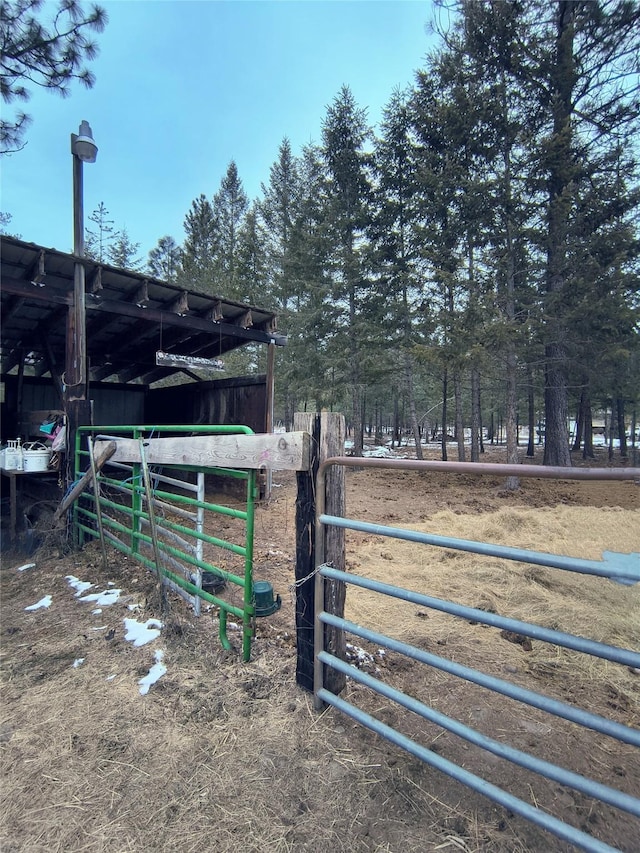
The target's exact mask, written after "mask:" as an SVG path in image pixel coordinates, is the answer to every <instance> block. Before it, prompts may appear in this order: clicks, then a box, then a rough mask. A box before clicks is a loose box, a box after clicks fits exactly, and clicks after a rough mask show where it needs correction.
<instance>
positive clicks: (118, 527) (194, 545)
mask: <svg viewBox="0 0 640 853" xmlns="http://www.w3.org/2000/svg"><path fill="white" fill-rule="evenodd" d="M238 434H242V435H253V434H254V433H253V430H252V429H250V428H249V427H246V426H235V425H234V426H222V425H220V426H212V425H207V426H197V425H191V424H189V425H177V426H175V425H174V426H139V425H135V426H131V425H118V426H92V427H81V428H80V429H78V431H77V434H76V445H75V466H74V470H75V479H76V480H78V479H79V478H80V477H81V476H82V474H83V473H84V471H85V470H87V469H88V467H89V465H90V464H92V463H91V450H90V448H91V446H92V442H93V439H96V438H99V439H100V440H104V439H112V440H115V441H116V442H117V440H118V438H134V439H138V440H139V441H140V450H141V458H142V462H141V463H131V464H124V463H120V462H113V461H109V462H108V463H107V464H106V465H105V466H104V468H103V470H102V471H100V472H96V473H95V489H94V488H93V487H92V486H87V487H86V488H85V490H84V491H83V492H82V493H81V495H80V499H79V500H77V501H76V502H75V504H74V508H73V514H72V519H73V531H74V537H75V541H76V543H77V544H78V545H81V544H82V543H83V542H84V541H85V540H86V538H87V537H92V538H100V539H101V541H102V542H103V545H104V543H105V542H108V543H109V544H110V545H112V546H113V547H114V548H116V549H117V550H119V551H121V552H122V553H124V554H127V555H129V556H132V557H134V558H135V559H136V560H137V561H138V562H139V563H141V564H142V565H144V566H146V567H147V568H148V569H150V570H151V571H153V572H154V573H155V574H157V575H158V576H159V578H160V579H161V581H162V583H163V585H166V586H168V587H169V588H171V589H173V590H174V591H176V592H178V593H179V594H180V595H182V596H183V597H184V598H186V599H187V600H188V601H190V602H191V603H192V605H193V608H194V611H195V613H196V614H197V615H199V613H200V603H201V601H206V602H208V603H209V604H213V605H214V606H216V607H217V608H219V625H220V628H219V636H220V642H221V643H222V646H223V647H224V648H225V649H228V650H229V649H231V643H230V642H229V638H228V636H227V618H228V615H229V614H232V616H235V617H237V618H238V619H240V620H242V653H243V659H244V660H245V661H248V660H249V659H250V657H251V640H252V637H253V633H254V617H255V602H254V590H253V540H254V512H255V497H256V472H255V470H238V469H233V468H218V467H203V466H193V465H173V464H172V465H168V464H163V465H162V466H158V467H161V468H162V472H161V473H160V472H158V471H149V466H148V465H147V462H146V459H145V457H144V440H145V439H149V438H151V437H159V436H163V435H165V436H167V435H169V436H174V437H175V436H176V435H238ZM167 469H168V470H169V471H171V472H178V471H186V472H195V473H196V483H195V484H194V483H191V482H188V481H183V480H179V479H177V478H173V477H171V476H169V475H168V474H167V473H166V472H167ZM205 474H215V475H217V476H220V477H228V478H233V479H236V480H244V481H246V498H245V506H244V509H238V508H235V507H229V506H223V505H220V504H216V503H210V502H208V501H206V500H205V494H204V477H205ZM119 475H122V476H119ZM151 481H153V482H151ZM161 483H162V484H166V485H170V486H172V487H173V488H174V489H180V490H182V491H185V492H192V493H195V494H196V496H195V497H192V496H190V495H189V494H178V493H176V492H175V491H168V490H167V489H162V488H159V485H160V484H161ZM96 496H98V497H97V499H96ZM158 509H159V510H161V511H162V512H167V511H168V512H170V513H171V514H172V515H173V516H175V517H177V518H178V519H180V521H175V520H172V519H170V518H167V517H164V516H163V517H162V518H161V520H160V521H158V519H157V518H156V510H158ZM205 512H208V513H210V514H213V515H216V516H226V517H230V518H234V519H238V520H239V521H240V522H244V537H243V541H242V542H230V541H228V540H227V539H224V538H221V537H218V536H211V535H209V534H208V533H205V532H204V528H205V523H204V519H205V515H204V514H205ZM115 514H117V516H118V517H116V515H115ZM190 525H191V526H190ZM158 531H159V532H160V534H161V535H158ZM204 544H209V545H212V546H215V547H217V548H220V549H222V550H224V551H227V552H229V553H231V554H234V555H236V556H237V557H240V558H243V572H242V574H241V573H238V574H236V573H234V572H229V571H226V570H225V569H223V568H222V567H220V566H217V565H214V564H212V563H209V562H207V561H206V560H205V559H204V558H203V556H202V553H203V545H204ZM144 549H151V554H152V555H153V557H151V556H147V554H145V553H144V552H143V551H144ZM204 572H207V573H210V574H212V575H215V576H217V577H218V578H221V579H222V580H224V581H225V582H226V583H230V584H232V585H235V586H237V587H239V588H241V589H242V606H241V607H240V606H238V605H237V604H233V603H230V602H228V601H226V600H225V599H224V598H221V597H220V596H219V595H214V594H212V593H210V592H207V591H206V590H204V589H202V575H203V573H204Z"/></svg>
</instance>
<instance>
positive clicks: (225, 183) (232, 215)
mask: <svg viewBox="0 0 640 853" xmlns="http://www.w3.org/2000/svg"><path fill="white" fill-rule="evenodd" d="M248 206H249V199H248V198H247V195H246V193H245V191H244V189H243V186H242V181H241V180H240V177H239V175H238V167H237V166H236V164H235V162H234V161H233V160H232V161H231V162H230V163H229V166H228V168H227V172H226V174H225V176H224V178H223V179H222V181H221V182H220V189H219V190H218V192H217V193H216V194H215V195H214V197H213V212H214V215H215V219H216V224H217V233H218V266H219V274H220V287H221V288H222V292H223V293H224V295H225V296H227V295H229V296H232V295H233V294H234V293H237V289H238V281H237V275H238V272H237V261H238V258H237V254H238V239H239V234H240V228H241V226H242V222H243V219H244V216H245V214H246V212H247V208H248Z"/></svg>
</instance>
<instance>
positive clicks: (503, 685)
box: [314, 457, 640, 853]
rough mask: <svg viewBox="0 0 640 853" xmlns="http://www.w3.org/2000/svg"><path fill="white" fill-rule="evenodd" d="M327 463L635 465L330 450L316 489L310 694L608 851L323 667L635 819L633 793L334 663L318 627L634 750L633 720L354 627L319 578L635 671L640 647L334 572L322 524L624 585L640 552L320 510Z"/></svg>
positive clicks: (443, 467) (435, 468)
mask: <svg viewBox="0 0 640 853" xmlns="http://www.w3.org/2000/svg"><path fill="white" fill-rule="evenodd" d="M332 465H342V466H348V467H358V468H385V469H392V470H393V469H400V470H414V471H423V472H453V473H458V474H460V473H464V474H477V475H486V474H492V475H500V476H505V477H506V476H517V477H536V478H554V479H565V480H568V479H572V480H636V481H640V469H638V468H626V469H565V468H553V469H552V468H539V467H537V466H533V465H492V464H483V463H456V462H448V463H447V462H423V461H420V460H383V459H360V458H358V459H355V458H353V457H334V458H332V459H328V460H327V461H326V462H324V463H323V465H322V466H321V467H320V471H319V474H318V486H317V515H316V532H317V535H316V548H317V553H318V560H317V562H318V565H317V572H316V589H315V667H314V693H315V697H316V707H318V708H321V707H322V706H323V704H324V703H326V704H330V705H332V706H334V707H335V708H337V709H338V710H340V711H341V712H343V713H344V714H346V715H347V716H349V717H351V718H352V719H354V720H356V721H357V722H359V723H361V724H362V725H363V726H365V727H366V728H368V729H370V730H372V731H374V732H376V733H377V734H379V735H381V736H382V737H384V738H386V739H387V740H389V741H390V742H392V743H394V744H396V745H397V746H400V747H401V748H403V749H405V750H406V751H407V752H409V753H410V754H411V755H413V756H415V757H416V758H418V759H420V760H421V761H423V762H425V763H426V764H429V765H430V766H432V767H436V768H437V769H439V770H441V771H442V772H444V773H446V774H447V775H449V776H451V777H452V778H454V779H456V780H457V781H459V782H462V783H463V784H465V785H467V786H468V787H469V788H471V789H473V790H475V791H477V792H479V793H482V794H484V795H485V796H487V797H488V798H490V799H491V800H493V801H494V802H497V803H499V804H500V805H502V806H504V807H505V808H507V809H510V810H511V811H513V812H514V813H515V814H518V815H520V816H522V817H524V818H526V819H527V820H529V821H531V822H532V823H534V824H537V825H538V826H541V827H542V828H543V829H545V830H547V831H549V832H551V833H552V834H553V835H555V836H557V837H558V838H561V839H563V840H564V841H568V842H570V843H571V844H573V845H575V846H576V847H578V848H581V849H583V850H587V851H594V853H603V851H612V850H614V849H615V848H613V847H611V846H609V845H608V844H606V843H604V842H601V841H599V840H598V839H595V838H594V837H593V836H591V835H589V834H588V833H586V832H583V831H582V830H579V829H577V828H576V827H573V826H571V825H570V824H567V823H565V822H564V821H562V820H560V819H558V818H556V817H554V816H553V815H551V814H549V813H548V812H545V811H542V810H541V809H540V808H538V807H537V806H532V805H531V804H530V803H527V802H526V801H525V800H521V799H519V798H518V797H516V796H514V795H513V794H511V793H509V792H508V791H505V790H503V789H502V788H500V787H498V786H496V785H494V784H493V783H491V782H489V781H488V780H486V779H484V778H482V777H480V776H477V775H475V774H473V773H471V772H470V771H468V770H465V769H464V768H463V767H460V766H459V765H457V764H455V763H454V762H452V761H450V760H448V759H445V758H443V757H442V756H440V755H437V754H436V753H434V752H433V751H432V750H430V749H428V748H426V747H424V746H422V745H421V744H419V743H417V742H416V741H414V740H412V739H411V738H409V737H407V736H406V735H404V734H402V733H400V732H399V731H397V730H396V729H394V728H392V727H391V726H389V725H387V724H385V723H383V722H381V721H380V720H378V719H376V718H375V717H373V716H371V715H370V714H368V713H366V712H365V711H363V710H362V709H361V708H359V707H357V706H356V705H353V704H352V703H350V702H348V701H347V700H345V699H343V698H341V697H339V696H336V695H334V694H333V693H331V692H330V691H329V690H327V689H326V688H325V687H324V684H323V679H324V667H331V668H333V669H336V670H338V671H339V672H342V673H344V674H345V675H347V676H348V677H349V678H351V679H353V680H354V681H356V682H358V683H360V684H362V685H364V686H365V687H367V688H369V689H371V690H372V691H374V692H375V693H378V694H380V695H381V696H384V697H386V698H387V699H389V700H391V701H393V702H395V703H397V704H398V705H400V706H401V707H402V708H404V709H406V710H408V711H411V712H412V713H415V714H417V715H418V716H420V717H422V718H423V719H425V720H428V721H430V722H432V723H435V724H436V725H438V726H440V727H442V728H443V729H445V730H447V731H449V732H451V733H453V734H455V735H457V736H458V737H460V738H462V739H464V740H466V741H467V742H469V743H473V744H474V745H476V746H478V747H480V748H482V749H485V750H486V751H487V752H490V753H492V754H494V755H496V756H498V757H500V758H503V759H505V760H508V761H510V762H512V763H513V764H516V765H518V766H520V767H523V768H525V769H526V770H529V771H531V772H533V773H537V774H538V775H540V776H543V777H545V778H547V779H551V780H553V781H555V782H558V783H559V784H562V785H566V786H568V787H571V788H573V789H574V790H577V791H580V792H581V793H583V794H585V795H586V796H589V797H592V798H594V799H597V800H600V801H601V802H603V803H607V804H608V805H611V806H613V807H615V808H618V809H621V810H623V811H626V812H627V813H629V814H631V815H634V816H635V817H640V799H638V798H636V797H633V796H631V795H629V794H626V793H624V792H622V791H618V790H616V789H614V788H611V787H609V786H608V785H604V784H602V783H600V782H598V781H596V780H594V779H590V778H588V777H585V776H582V775H580V774H578V773H575V772H574V771H572V770H569V769H567V768H564V767H560V766H558V765H555V764H552V763H551V762H548V761H545V760H543V759H540V758H537V757H536V756H534V755H531V754H529V753H526V752H523V751H521V750H519V749H517V748H515V747H511V746H509V745H507V744H504V743H502V742H499V741H496V740H494V739H492V738H490V737H487V736H486V735H483V734H482V733H481V732H479V731H477V730H476V729H473V728H471V727H469V726H466V725H464V724H462V723H460V722H459V721H457V720H455V719H453V718H451V717H448V716H446V715H445V714H442V713H440V712H438V711H436V710H434V709H433V708H431V707H429V706H428V705H425V704H424V703H422V702H420V701H418V700H417V699H415V698H413V697H411V696H409V695H407V694H405V693H403V692H402V691H400V690H397V689H396V688H394V687H392V686H390V685H388V684H385V683H384V682H383V681H381V680H380V679H378V678H375V677H374V676H372V675H370V674H368V673H366V672H362V671H361V670H359V669H358V668H356V667H355V666H352V665H351V664H349V663H346V662H345V661H342V660H340V659H339V658H337V657H336V656H335V655H333V654H330V653H328V652H327V651H325V649H324V627H323V626H324V625H330V626H333V627H334V628H338V629H340V630H343V631H346V632H348V633H350V634H353V635H355V636H358V637H361V638H363V639H365V640H367V641H369V642H371V643H374V644H375V645H377V646H382V647H383V648H386V649H390V650H392V651H394V652H397V653H399V654H403V655H405V656H406V657H408V658H410V659H412V660H414V661H416V662H418V663H421V664H424V665H427V666H430V667H433V668H435V669H438V670H440V671H443V672H447V673H449V674H450V675H453V676H456V677H458V678H461V679H464V680H466V681H468V682H471V683H474V684H476V685H479V686H481V687H483V688H486V689H488V690H490V691H492V692H494V693H498V694H501V695H504V696H507V697H509V698H511V699H515V700H517V701H520V702H522V703H524V704H527V705H530V706H532V707H535V708H538V709H540V710H542V711H544V712H547V713H549V714H551V715H554V716H556V717H560V718H563V719H565V720H569V721H571V722H573V723H575V724H577V725H579V726H581V727H583V728H588V729H591V730H593V731H596V732H599V733H601V734H604V735H607V736H609V737H612V738H615V739H616V740H618V741H620V742H622V743H626V744H629V745H631V746H635V747H636V748H639V749H640V730H638V729H635V728H631V727H630V726H626V725H624V724H622V723H618V722H616V721H614V720H610V719H608V718H606V717H603V716H601V715H599V714H594V713H592V712H589V711H586V710H584V709H582V708H579V707H576V706H574V705H570V704H567V703H565V702H562V701H559V700H556V699H552V698H551V697H549V696H546V695H544V694H542V693H536V692H535V691H532V690H528V689H526V688H523V687H520V686H518V685H517V684H513V683H511V682H509V681H506V680H504V679H500V678H497V677H495V676H492V675H489V674H487V673H484V672H481V671H479V670H476V669H473V668H470V667H467V666H463V665H461V664H458V663H456V662H455V661H451V660H448V659H446V658H443V657H440V656H438V655H434V654H431V653H428V652H426V651H424V650H423V649H420V648H417V647H416V646H412V645H410V644H408V643H404V642H401V641H399V640H397V639H394V638H391V637H388V636H385V635H383V634H381V633H379V632H377V631H373V630H370V629H369V628H366V627H363V626H361V625H357V624H355V623H353V622H350V621H348V620H346V619H344V618H341V617H338V616H336V615H334V614H331V613H327V612H325V610H324V600H325V599H324V579H325V578H326V579H329V580H332V581H341V582H344V583H345V584H351V585H353V586H357V587H360V588H364V589H367V590H370V591H373V592H376V593H379V594H382V595H386V596H391V597H393V598H397V599H402V600H404V601H408V602H411V603H413V604H418V605H420V606H422V607H428V608H431V609H434V610H438V611H440V612H444V613H447V614H449V615H451V616H455V617H458V618H462V619H465V620H470V621H473V622H478V623H481V624H484V625H491V626H493V627H497V628H502V629H503V630H508V631H512V632H515V633H518V634H520V635H523V636H526V637H531V638H534V639H539V640H542V641H544V642H548V643H553V644H555V645H556V646H560V647H563V648H567V649H572V650H574V651H577V652H581V653H583V654H586V655H590V656H594V657H598V658H602V659H604V660H608V661H612V662H614V663H617V664H621V665H625V666H629V667H632V668H640V653H638V652H636V651H633V650H631V649H624V648H619V647H617V646H611V645H607V644H605V643H600V642H596V641H594V640H589V639H587V638H585V637H580V636H577V635H574V634H568V633H564V632H561V631H557V630H552V629H548V628H544V627H542V626H540V625H535V624H532V623H529V622H523V621H521V620H516V619H510V618H507V617H502V616H499V615H497V614H493V613H488V612H486V611H484V610H480V609H478V608H473V607H466V606H463V605H460V604H456V603H455V602H453V601H446V600H443V599H438V598H434V597H432V596H428V595H424V594H422V593H418V592H415V591H411V590H407V589H403V588H401V587H397V586H394V585H392V584H387V583H382V582H380V581H376V580H373V579H371V578H366V577H362V576H360V575H354V574H352V573H349V572H343V571H339V570H337V569H334V568H332V567H331V566H329V565H326V564H325V563H324V553H323V547H324V536H323V533H324V529H323V528H324V526H325V525H333V526H335V527H341V528H345V529H349V530H356V531H360V532H366V533H371V534H374V535H379V536H384V537H391V538H396V539H404V540H408V541H412V542H417V543H420V544H423V545H428V546H432V547H433V546H435V547H445V548H449V549H455V550H461V551H467V552H472V553H477V554H482V555H485V556H493V557H499V558H502V559H507V560H516V561H518V562H526V563H533V564H536V565H543V566H548V567H550V568H556V569H560V570H562V571H570V572H579V573H581V574H587V575H592V576H598V577H602V578H607V579H610V580H612V581H615V582H617V583H620V584H624V585H631V584H635V583H638V582H640V554H630V555H629V554H616V553H612V552H605V553H604V554H603V560H602V561H599V560H582V559H578V558H574V557H564V556H557V555H553V554H545V553H541V552H535V551H531V550H528V549H520V548H512V547H505V546H499V545H492V544H489V543H484V542H472V541H469V540H464V539H457V538H454V537H445V536H435V535H431V534H427V533H420V532H418V531H415V530H407V529H403V528H397V527H388V526H386V525H379V524H371V523H368V522H363V521H357V520H353V519H348V518H341V517H337V516H330V515H326V514H325V512H324V507H325V498H326V495H325V487H326V471H327V469H328V468H329V467H330V466H332Z"/></svg>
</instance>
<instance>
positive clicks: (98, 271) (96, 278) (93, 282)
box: [87, 266, 103, 299]
mask: <svg viewBox="0 0 640 853" xmlns="http://www.w3.org/2000/svg"><path fill="white" fill-rule="evenodd" d="M102 289H103V288H102V267H100V266H98V267H96V268H95V270H94V271H93V274H92V275H91V276H90V277H89V280H88V281H87V294H89V295H90V296H93V298H94V299H102V297H101V296H100V291H101V290H102Z"/></svg>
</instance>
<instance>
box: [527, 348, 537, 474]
mask: <svg viewBox="0 0 640 853" xmlns="http://www.w3.org/2000/svg"><path fill="white" fill-rule="evenodd" d="M527 378H528V383H529V387H528V388H527V420H528V421H529V441H528V442H527V456H529V457H531V458H533V457H534V456H535V455H536V450H535V441H536V439H535V431H536V400H535V395H534V393H533V373H532V371H531V365H530V364H529V365H527Z"/></svg>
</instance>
